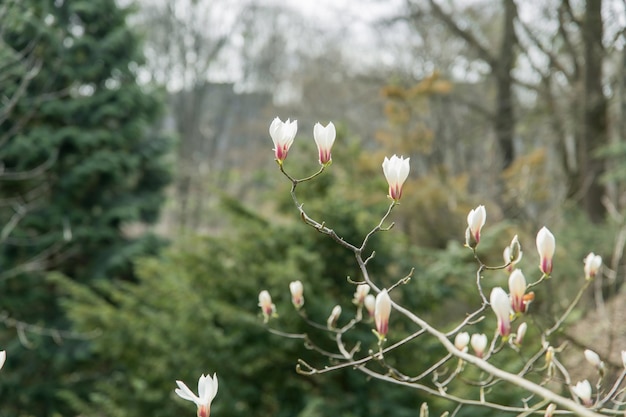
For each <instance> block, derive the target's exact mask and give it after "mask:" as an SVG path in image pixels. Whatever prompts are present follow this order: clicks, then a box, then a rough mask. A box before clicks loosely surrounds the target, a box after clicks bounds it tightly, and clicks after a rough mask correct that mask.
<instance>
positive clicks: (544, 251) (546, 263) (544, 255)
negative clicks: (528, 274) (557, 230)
mask: <svg viewBox="0 0 626 417" xmlns="http://www.w3.org/2000/svg"><path fill="white" fill-rule="evenodd" d="M555 249H556V239H555V238H554V235H553V234H552V233H551V232H550V231H549V230H548V229H547V228H546V227H545V226H544V227H542V228H541V230H539V233H537V252H539V258H540V260H539V269H540V270H541V272H543V274H544V275H550V273H551V272H552V258H553V257H554V251H555Z"/></svg>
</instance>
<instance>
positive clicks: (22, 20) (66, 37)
mask: <svg viewBox="0 0 626 417" xmlns="http://www.w3.org/2000/svg"><path fill="white" fill-rule="evenodd" d="M0 5H2V6H3V7H2V13H1V14H0V20H1V22H0V26H1V30H0V36H1V38H2V39H1V40H0V56H2V57H8V58H11V59H9V60H6V61H4V62H3V64H5V65H4V66H3V67H2V68H1V69H0V71H4V72H3V75H5V76H4V77H0V87H1V88H2V91H0V94H2V96H3V97H5V98H11V97H15V99H16V100H15V102H14V103H11V107H10V111H7V112H4V113H2V115H6V116H7V117H6V118H0V139H1V142H0V162H1V164H0V165H1V166H2V167H3V172H4V174H5V175H0V201H2V202H3V203H4V204H2V206H0V227H2V226H4V225H6V224H9V223H10V222H11V220H12V219H13V220H17V219H19V221H16V222H15V224H14V227H11V228H10V230H9V229H8V228H6V229H5V230H7V232H8V231H10V235H8V236H2V238H0V294H1V296H0V311H2V312H3V313H4V314H5V315H8V316H9V317H11V318H12V319H14V320H19V321H21V322H24V323H30V324H36V325H38V326H40V327H39V329H40V330H42V329H43V332H44V333H51V332H50V331H49V330H50V329H53V328H58V329H66V328H67V321H66V320H65V318H64V316H63V314H62V313H61V312H60V310H59V308H58V303H57V291H58V289H57V288H56V287H55V286H54V285H52V284H50V283H49V282H47V281H46V279H45V276H46V273H47V272H49V271H52V270H54V271H59V272H62V273H63V274H65V275H66V276H68V277H70V278H71V279H73V280H75V281H76V282H82V283H86V284H88V285H92V283H93V282H96V281H101V280H103V279H105V280H106V279H112V278H121V279H131V280H132V279H134V277H133V274H132V269H131V268H130V261H131V260H132V259H133V258H135V257H136V256H138V255H145V254H147V253H151V252H154V250H156V248H158V247H160V246H161V242H160V241H159V239H157V238H155V237H154V236H152V235H150V234H144V233H140V232H137V230H139V231H141V230H142V227H141V225H144V224H149V223H152V222H154V221H155V220H156V219H157V216H158V212H159V206H160V204H161V202H162V200H163V189H164V186H165V185H166V184H167V183H168V181H169V178H170V174H169V167H168V164H167V163H166V161H165V160H164V156H165V155H166V153H167V152H168V150H169V140H168V139H167V138H164V137H159V136H156V135H154V134H153V133H151V132H150V129H149V127H150V125H151V124H153V123H154V122H155V121H156V118H157V117H158V116H159V111H160V100H159V99H158V97H157V96H156V95H155V93H153V92H150V91H146V88H145V87H142V86H140V85H139V84H138V83H137V74H136V70H137V68H138V67H139V65H140V64H141V49H140V44H139V43H138V38H137V36H136V35H135V34H134V33H133V32H132V31H131V30H130V28H129V26H128V23H127V21H126V19H127V17H128V14H129V10H128V9H123V8H120V7H119V6H118V5H117V4H116V2H115V1H114V0H72V1H53V0H44V1H42V0H21V1H15V2H14V1H11V0H6V1H3V2H0ZM33 68H35V69H36V70H33V71H31V72H28V71H29V70H32V69H33ZM25 79H28V82H27V83H21V82H16V80H17V81H20V80H25ZM7 102H9V100H4V103H7ZM18 173H19V174H20V175H18ZM16 214H18V215H19V216H18V215H16ZM0 230H1V229H0ZM11 323H12V322H11V321H8V320H5V324H11ZM13 323H15V322H13ZM5 327H6V328H2V329H0V347H1V348H3V349H6V350H7V351H8V352H9V357H10V361H8V362H7V364H6V366H5V369H4V372H3V378H0V398H1V407H2V413H1V414H2V415H3V416H27V415H28V416H30V415H37V416H42V417H43V416H52V415H68V414H67V413H68V408H67V407H66V405H65V403H64V401H63V399H62V398H61V397H60V396H59V392H60V391H61V390H71V391H72V392H74V393H79V394H80V393H81V392H82V391H81V390H84V389H85V388H84V387H86V386H87V385H86V384H85V381H84V380H81V379H77V378H76V377H75V376H76V375H77V374H76V373H75V372H74V371H75V370H76V369H77V367H79V366H80V364H81V363H88V359H89V358H88V356H87V352H86V350H85V347H84V342H82V341H80V340H78V341H77V340H73V339H71V338H67V337H49V336H41V335H38V334H37V332H35V333H32V332H29V331H28V330H29V329H28V328H26V329H25V331H22V330H23V329H22V327H23V326H20V325H18V326H17V329H15V328H11V327H10V326H5ZM52 334H54V333H53V332H52ZM61 336H66V335H65V334H61ZM81 336H86V335H81ZM42 375H45V376H46V377H45V378H42Z"/></svg>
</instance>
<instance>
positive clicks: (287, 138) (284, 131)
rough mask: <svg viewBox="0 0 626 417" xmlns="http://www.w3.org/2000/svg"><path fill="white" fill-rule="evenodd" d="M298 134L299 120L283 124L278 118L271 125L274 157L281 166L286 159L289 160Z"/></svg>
mask: <svg viewBox="0 0 626 417" xmlns="http://www.w3.org/2000/svg"><path fill="white" fill-rule="evenodd" d="M297 132H298V121H297V120H294V121H293V122H292V121H290V120H289V119H287V121H286V122H283V121H282V120H280V119H279V118H278V117H277V118H275V119H274V120H273V121H272V124H270V136H271V137H272V141H273V142H274V155H275V156H276V160H277V161H278V163H279V164H282V163H283V161H284V160H285V158H287V153H288V152H289V148H290V147H291V145H292V144H293V140H294V139H295V137H296V133H297Z"/></svg>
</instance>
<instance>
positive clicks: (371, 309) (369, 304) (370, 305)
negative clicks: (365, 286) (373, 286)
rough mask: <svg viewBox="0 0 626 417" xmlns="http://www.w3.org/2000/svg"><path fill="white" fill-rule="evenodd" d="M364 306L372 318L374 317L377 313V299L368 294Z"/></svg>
mask: <svg viewBox="0 0 626 417" xmlns="http://www.w3.org/2000/svg"><path fill="white" fill-rule="evenodd" d="M363 304H364V305H365V308H366V309H367V312H368V313H369V315H370V317H374V313H375V312H376V297H374V296H373V295H372V294H367V295H366V296H365V301H363Z"/></svg>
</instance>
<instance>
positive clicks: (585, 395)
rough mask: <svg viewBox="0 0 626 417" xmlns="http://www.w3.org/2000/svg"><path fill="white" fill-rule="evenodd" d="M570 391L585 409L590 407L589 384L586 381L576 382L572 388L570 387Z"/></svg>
mask: <svg viewBox="0 0 626 417" xmlns="http://www.w3.org/2000/svg"><path fill="white" fill-rule="evenodd" d="M572 391H574V394H576V396H577V397H578V398H580V400H581V401H582V403H583V404H584V405H586V406H587V407H588V406H590V405H591V384H590V383H589V381H587V380H586V379H585V380H584V381H580V382H578V383H577V384H576V385H575V386H574V387H572Z"/></svg>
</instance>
